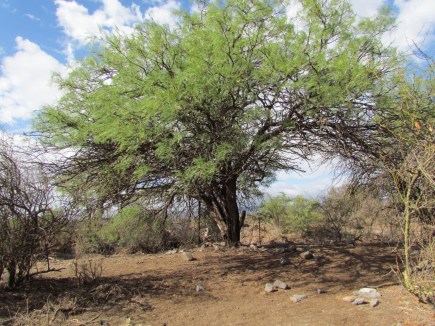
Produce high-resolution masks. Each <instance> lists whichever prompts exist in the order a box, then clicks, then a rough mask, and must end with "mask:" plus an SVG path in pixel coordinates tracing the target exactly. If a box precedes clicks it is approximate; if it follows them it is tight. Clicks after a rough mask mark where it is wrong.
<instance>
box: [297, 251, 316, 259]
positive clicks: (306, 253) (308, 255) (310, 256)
mask: <svg viewBox="0 0 435 326" xmlns="http://www.w3.org/2000/svg"><path fill="white" fill-rule="evenodd" d="M300 256H301V257H302V258H303V259H313V258H314V256H313V254H312V253H311V252H309V251H304V252H302V253H301V254H300Z"/></svg>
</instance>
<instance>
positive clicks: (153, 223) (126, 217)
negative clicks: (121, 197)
mask: <svg viewBox="0 0 435 326" xmlns="http://www.w3.org/2000/svg"><path fill="white" fill-rule="evenodd" d="M164 231H165V229H164V224H163V222H162V220H161V219H159V218H157V217H153V216H149V215H148V214H147V212H146V210H145V209H144V208H143V207H142V206H141V205H132V206H127V207H124V208H123V209H122V210H121V211H120V212H119V213H118V214H116V215H115V216H114V217H113V219H111V220H110V221H107V222H106V223H105V224H104V225H103V227H102V228H101V230H100V232H99V233H97V236H98V238H99V239H102V240H103V241H102V242H103V243H106V244H110V245H111V246H114V247H117V248H125V249H127V250H128V251H130V252H136V251H151V252H153V251H158V250H160V249H162V247H163V245H164V243H163V242H164V240H165V237H164Z"/></svg>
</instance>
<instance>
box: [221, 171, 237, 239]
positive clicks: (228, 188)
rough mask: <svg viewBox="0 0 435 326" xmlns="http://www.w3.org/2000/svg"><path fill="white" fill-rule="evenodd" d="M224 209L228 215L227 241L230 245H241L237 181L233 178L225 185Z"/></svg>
mask: <svg viewBox="0 0 435 326" xmlns="http://www.w3.org/2000/svg"><path fill="white" fill-rule="evenodd" d="M225 195H226V196H225V202H224V209H225V211H226V213H227V226H228V230H227V241H228V243H229V244H230V245H234V246H237V245H238V244H239V243H240V219H239V207H238V205H237V179H236V178H233V179H232V180H230V181H229V182H228V183H227V184H226V185H225Z"/></svg>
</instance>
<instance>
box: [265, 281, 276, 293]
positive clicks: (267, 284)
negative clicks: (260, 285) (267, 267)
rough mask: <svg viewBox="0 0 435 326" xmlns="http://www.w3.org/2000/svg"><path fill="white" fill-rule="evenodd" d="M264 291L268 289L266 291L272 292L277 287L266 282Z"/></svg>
mask: <svg viewBox="0 0 435 326" xmlns="http://www.w3.org/2000/svg"><path fill="white" fill-rule="evenodd" d="M264 291H266V293H272V292H275V291H276V287H275V286H274V285H273V284H272V283H266V285H265V286H264Z"/></svg>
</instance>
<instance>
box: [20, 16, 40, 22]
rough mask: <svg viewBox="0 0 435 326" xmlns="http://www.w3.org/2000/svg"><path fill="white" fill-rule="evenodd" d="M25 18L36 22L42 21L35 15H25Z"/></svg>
mask: <svg viewBox="0 0 435 326" xmlns="http://www.w3.org/2000/svg"><path fill="white" fill-rule="evenodd" d="M24 16H26V17H27V18H29V19H30V20H35V21H38V22H40V21H41V19H40V18H39V17H36V16H35V15H32V14H24Z"/></svg>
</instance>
